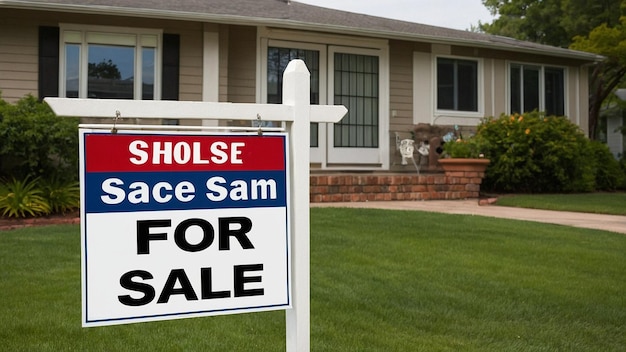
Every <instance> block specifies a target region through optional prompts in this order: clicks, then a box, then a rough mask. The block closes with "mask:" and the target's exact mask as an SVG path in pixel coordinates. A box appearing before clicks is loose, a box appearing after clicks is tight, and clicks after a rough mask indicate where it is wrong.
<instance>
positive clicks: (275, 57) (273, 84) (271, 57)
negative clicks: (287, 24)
mask: <svg viewBox="0 0 626 352" xmlns="http://www.w3.org/2000/svg"><path fill="white" fill-rule="evenodd" d="M294 59H300V60H302V61H304V63H305V64H306V66H307V68H308V69H309V72H310V74H311V104H319V103H320V53H319V51H317V50H304V49H289V48H274V47H269V48H268V49H267V102H268V103H270V104H282V102H283V73H284V72H285V69H286V68H287V65H288V64H289V62H290V61H291V60H294ZM310 144H311V147H318V146H319V124H318V123H311V135H310Z"/></svg>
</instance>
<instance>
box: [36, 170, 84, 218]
mask: <svg viewBox="0 0 626 352" xmlns="http://www.w3.org/2000/svg"><path fill="white" fill-rule="evenodd" d="M39 184H40V185H41V191H42V195H43V197H44V199H46V201H47V202H48V205H49V206H50V212H52V213H61V214H65V213H66V212H69V211H73V210H75V209H78V208H79V207H80V187H79V183H78V182H77V181H67V180H63V179H62V178H60V177H52V178H50V179H48V180H41V181H40V183H39Z"/></svg>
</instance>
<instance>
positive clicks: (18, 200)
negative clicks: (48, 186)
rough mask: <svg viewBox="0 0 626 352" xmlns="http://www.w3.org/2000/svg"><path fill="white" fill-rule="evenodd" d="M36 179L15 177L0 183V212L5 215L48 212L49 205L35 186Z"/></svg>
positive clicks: (31, 214)
mask: <svg viewBox="0 0 626 352" xmlns="http://www.w3.org/2000/svg"><path fill="white" fill-rule="evenodd" d="M37 181H38V179H36V178H35V179H29V178H28V177H27V178H26V179H24V180H23V181H21V180H17V179H15V178H13V179H11V180H9V181H3V182H1V183H0V212H2V216H6V217H15V218H17V217H22V218H23V217H26V216H28V215H30V216H38V215H45V214H48V213H50V206H49V205H48V202H47V201H46V200H45V198H44V197H43V195H42V194H43V192H42V191H41V189H39V188H38V187H37Z"/></svg>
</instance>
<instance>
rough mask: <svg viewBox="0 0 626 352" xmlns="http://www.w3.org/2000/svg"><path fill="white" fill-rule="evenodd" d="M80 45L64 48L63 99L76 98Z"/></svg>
mask: <svg viewBox="0 0 626 352" xmlns="http://www.w3.org/2000/svg"><path fill="white" fill-rule="evenodd" d="M79 62H80V44H67V45H66V46H65V97H66V98H78V86H79V85H78V83H79V80H78V78H79V77H80V76H79V67H80V66H79Z"/></svg>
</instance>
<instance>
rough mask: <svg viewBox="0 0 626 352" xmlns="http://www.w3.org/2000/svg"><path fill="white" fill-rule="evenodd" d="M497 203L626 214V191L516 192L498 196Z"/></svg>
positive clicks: (521, 206)
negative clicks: (573, 192)
mask: <svg viewBox="0 0 626 352" xmlns="http://www.w3.org/2000/svg"><path fill="white" fill-rule="evenodd" d="M496 204H497V205H503V206H510V207H520V208H534V209H547V210H559V211H574V212H583V213H598V214H611V215H626V192H614V193H577V194H515V195H507V196H502V197H499V198H498V201H497V203H496Z"/></svg>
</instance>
